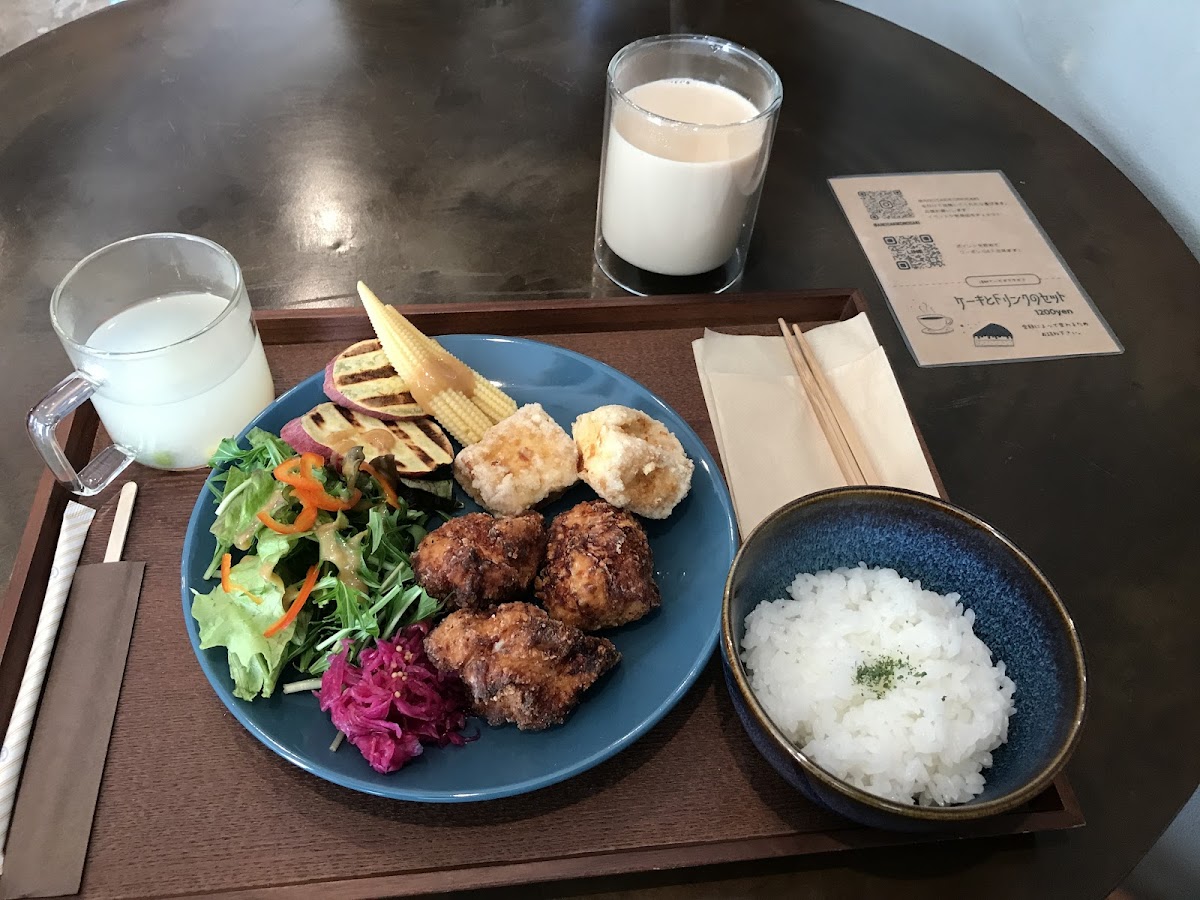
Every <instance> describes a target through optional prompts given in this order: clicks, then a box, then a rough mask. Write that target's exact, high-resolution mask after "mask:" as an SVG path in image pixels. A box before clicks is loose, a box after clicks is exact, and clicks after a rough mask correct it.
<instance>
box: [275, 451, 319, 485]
mask: <svg viewBox="0 0 1200 900" xmlns="http://www.w3.org/2000/svg"><path fill="white" fill-rule="evenodd" d="M323 465H325V458H324V457H323V456H321V455H320V454H318V453H301V454H300V455H299V456H293V457H292V458H291V459H285V460H284V461H283V462H281V463H280V464H279V465H277V466H276V467H275V470H274V472H272V473H271V474H273V475H274V476H275V480H276V481H281V482H283V483H284V484H290V485H291V486H292V487H294V488H296V490H299V491H314V492H321V491H324V490H325V487H324V485H322V484H321V482H319V481H317V479H316V477H315V476H314V475H313V472H312V470H313V466H323Z"/></svg>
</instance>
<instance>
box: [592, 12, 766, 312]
mask: <svg viewBox="0 0 1200 900" xmlns="http://www.w3.org/2000/svg"><path fill="white" fill-rule="evenodd" d="M782 101H783V86H782V84H781V83H780V81H779V76H778V75H776V74H775V70H774V69H772V68H771V66H770V65H768V64H767V62H766V61H765V60H764V59H763V58H762V57H761V56H759V55H758V54H756V53H753V52H752V51H750V50H747V49H746V48H745V47H741V46H739V45H737V44H734V43H731V42H730V41H726V40H722V39H721V38H716V37H709V36H707V35H686V34H685V35H660V36H658V37H650V38H645V39H643V40H640V41H635V42H634V43H632V44H629V45H628V46H627V47H625V48H624V49H622V50H621V51H620V52H618V53H617V55H616V56H614V57H613V58H612V61H611V62H610V63H609V65H608V90H607V99H606V103H605V112H604V146H603V150H602V152H601V157H600V196H599V201H598V203H597V210H596V237H595V252H596V263H597V265H598V266H599V267H600V269H601V270H602V271H603V272H604V274H605V275H607V276H608V277H609V278H610V279H611V280H612V281H614V282H615V283H616V284H618V285H620V286H621V287H623V288H624V289H625V290H627V291H630V292H631V293H634V294H659V293H709V292H719V291H723V290H725V289H726V288H728V287H730V286H731V285H733V284H734V283H736V282H737V280H738V279H739V278H740V277H741V275H742V271H743V270H744V268H745V265H746V251H747V248H748V247H749V244H750V235H751V232H752V231H753V230H754V218H755V215H756V213H757V211H758V201H759V197H760V196H761V194H762V187H763V180H764V176H765V174H766V169H767V161H768V160H769V158H770V155H771V141H772V139H773V138H774V135H775V125H776V122H777V120H778V118H779V107H780V104H781V103H782Z"/></svg>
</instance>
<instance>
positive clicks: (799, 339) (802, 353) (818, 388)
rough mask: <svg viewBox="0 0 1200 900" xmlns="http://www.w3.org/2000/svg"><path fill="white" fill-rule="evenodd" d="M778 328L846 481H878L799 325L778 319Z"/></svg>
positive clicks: (873, 466)
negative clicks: (790, 324)
mask: <svg viewBox="0 0 1200 900" xmlns="http://www.w3.org/2000/svg"><path fill="white" fill-rule="evenodd" d="M779 330H780V332H781V333H782V334H783V344H784V346H785V347H787V350H788V355H789V356H791V358H792V365H793V366H795V368H796V374H797V375H799V376H800V383H801V384H802V385H803V386H804V392H805V393H806V394H808V398H809V400H810V401H811V403H812V408H813V412H814V413H816V416H817V421H818V422H819V423H820V425H821V430H822V431H824V432H825V438H826V440H828V441H829V447H830V449H831V450H833V456H834V458H835V459H836V460H837V464H838V468H840V469H841V470H842V477H843V478H845V479H846V484H879V473H878V472H877V471H876V470H875V465H874V464H873V463H872V462H871V457H870V455H868V453H867V448H866V445H865V444H864V443H863V440H862V437H861V436H860V435H859V433H858V429H857V428H855V427H854V420H852V419H851V418H850V414H849V413H848V412H847V411H846V407H845V406H844V405H843V404H842V401H841V399H840V398H839V397H838V395H837V392H836V391H834V390H833V388H832V387H831V386H830V385H829V382H828V381H827V380H826V378H825V373H824V372H822V371H821V367H820V365H818V364H817V358H816V356H815V355H814V354H813V352H812V347H810V346H809V343H808V341H807V340H806V339H805V337H804V332H802V331H801V330H800V326H799V325H792V326H790V327H789V326H788V324H787V322H785V321H784V320H783V319H780V320H779Z"/></svg>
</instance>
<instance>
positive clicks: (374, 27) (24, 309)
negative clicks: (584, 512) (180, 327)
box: [0, 0, 1200, 898]
mask: <svg viewBox="0 0 1200 900" xmlns="http://www.w3.org/2000/svg"><path fill="white" fill-rule="evenodd" d="M670 30H687V31H707V32H711V33H716V34H720V35H723V36H726V37H729V38H732V39H734V40H737V41H740V42H742V43H745V44H748V45H749V46H751V47H754V48H755V49H756V50H758V51H759V52H760V53H762V54H763V55H764V56H765V57H766V58H767V59H768V60H770V61H771V62H772V63H773V64H774V65H775V67H776V68H777V69H778V71H779V73H780V75H781V76H782V78H783V82H784V85H785V99H784V105H783V113H782V118H781V121H780V126H779V134H778V138H777V141H776V145H775V150H774V155H773V161H772V164H771V169H770V172H769V175H768V178H767V188H766V193H765V196H764V199H763V202H762V208H761V211H760V215H759V224H758V229H757V233H756V235H755V240H754V244H753V246H752V252H751V258H750V264H749V267H748V270H747V273H746V278H745V283H744V287H745V289H747V290H751V289H754V290H759V289H773V288H793V287H832V286H860V287H863V288H865V289H866V291H867V296H868V300H869V303H870V305H871V306H872V308H873V313H874V314H873V319H874V321H875V323H876V326H877V329H878V330H879V333H880V334H879V336H880V339H881V340H882V341H883V343H884V345H885V346H886V348H887V350H888V351H889V353H890V355H891V357H892V359H893V361H894V363H895V365H896V369H897V375H898V377H899V380H900V382H901V385H902V387H903V389H904V391H905V393H906V395H907V396H908V398H909V401H910V404H911V406H912V408H913V411H914V414H915V416H916V418H917V420H918V422H919V425H920V427H921V429H922V430H923V432H924V434H925V436H926V438H927V440H928V443H929V445H930V449H931V452H932V454H933V456H934V457H935V459H936V460H937V462H938V465H939V467H940V469H941V473H942V475H943V477H944V480H945V482H946V485H947V488H948V490H949V492H950V494H951V496H952V497H954V498H955V500H956V501H958V502H959V503H961V504H963V505H965V506H967V507H968V508H970V509H972V510H974V511H975V512H977V513H978V514H980V515H982V516H983V517H984V518H986V519H988V520H990V521H992V522H994V523H995V524H996V525H997V526H998V527H1000V528H1002V529H1003V530H1005V531H1007V532H1008V533H1009V534H1011V535H1012V536H1013V537H1014V538H1015V539H1016V540H1017V541H1018V542H1019V543H1020V544H1022V545H1023V546H1024V547H1025V548H1026V549H1028V550H1029V552H1030V553H1031V554H1032V555H1033V556H1034V557H1035V558H1036V559H1038V560H1039V561H1040V562H1041V564H1042V566H1043V568H1044V569H1045V570H1046V572H1047V573H1048V574H1049V576H1050V577H1051V578H1052V579H1053V580H1054V581H1055V583H1056V584H1057V585H1058V587H1059V589H1060V592H1061V593H1062V595H1063V597H1064V598H1065V599H1066V601H1067V603H1068V605H1069V607H1070V609H1071V611H1072V613H1073V614H1074V616H1075V620H1076V622H1077V623H1078V625H1079V628H1080V632H1081V634H1082V637H1083V640H1084V643H1085V646H1086V648H1087V651H1088V663H1089V666H1090V675H1091V688H1092V691H1091V706H1090V712H1089V720H1088V724H1087V728H1086V731H1085V734H1084V738H1083V741H1082V743H1081V745H1080V748H1079V751H1078V753H1077V755H1076V757H1075V759H1074V761H1073V762H1072V764H1071V766H1070V769H1069V773H1070V777H1071V779H1072V782H1073V784H1074V786H1075V788H1076V790H1077V792H1078V794H1079V798H1080V801H1081V803H1082V806H1083V809H1084V812H1085V814H1086V816H1087V819H1088V825H1087V827H1086V828H1084V829H1082V830H1079V831H1077V832H1074V833H1070V834H1067V835H1059V836H1054V837H1046V838H1041V839H1037V840H1034V839H1018V840H1010V841H1006V842H1000V843H997V842H994V841H978V842H972V843H964V844H958V845H954V844H951V845H943V846H939V847H923V848H918V849H906V850H903V851H899V852H891V851H870V852H867V851H863V852H861V853H858V854H855V855H841V856H837V857H825V858H816V859H808V860H806V861H804V862H803V863H802V864H799V865H793V864H787V863H779V864H773V865H772V867H771V870H770V871H769V872H764V871H763V869H762V867H758V868H756V869H755V870H754V871H746V870H731V869H721V870H716V871H709V870H695V871H692V872H689V873H673V874H670V875H666V876H662V877H661V878H646V877H641V878H639V879H637V880H636V881H635V882H631V883H630V884H617V883H613V882H605V883H602V884H595V883H593V884H584V885H574V886H570V887H569V888H568V887H565V886H561V887H559V888H557V889H555V891H554V892H555V893H564V892H566V891H568V890H570V891H572V892H585V893H586V892H601V891H614V890H617V891H621V892H622V893H620V894H612V895H610V896H618V895H619V896H631V895H632V894H626V893H623V892H624V891H626V890H628V891H631V892H636V895H637V896H639V897H647V898H650V897H659V898H665V897H674V896H685V895H686V896H689V897H690V896H712V897H717V896H730V895H734V894H739V895H749V894H754V895H755V896H774V895H779V896H783V895H785V894H790V893H791V892H801V891H802V892H803V893H804V894H805V895H806V896H828V897H850V896H864V895H870V896H889V897H921V898H925V897H928V896H931V895H938V896H943V895H944V896H1005V897H1008V896H1035V895H1036V896H1055V897H1101V896H1103V895H1104V894H1105V893H1106V892H1107V891H1108V890H1109V889H1110V888H1111V887H1112V886H1114V885H1115V884H1116V883H1117V882H1118V881H1119V880H1120V879H1121V877H1122V876H1123V875H1124V874H1125V873H1126V872H1127V871H1128V870H1129V869H1130V868H1131V867H1132V866H1133V865H1134V864H1135V863H1136V861H1137V860H1138V859H1139V858H1140V857H1141V855H1142V854H1143V853H1144V852H1145V851H1146V849H1147V848H1148V847H1149V846H1150V845H1151V844H1152V843H1153V841H1154V840H1155V838H1156V837H1157V835H1158V834H1159V833H1160V832H1161V831H1162V829H1163V828H1164V827H1165V826H1166V825H1167V824H1168V822H1169V821H1170V820H1171V818H1172V817H1173V815H1174V814H1175V812H1176V811H1177V810H1178V808H1179V807H1180V806H1181V804H1182V803H1183V802H1184V801H1185V800H1186V799H1187V797H1188V796H1189V795H1190V794H1191V792H1192V790H1193V788H1194V787H1195V786H1196V783H1197V777H1198V774H1200V753H1197V746H1198V745H1200V716H1198V715H1197V706H1196V701H1195V697H1196V693H1195V687H1194V686H1195V684H1196V682H1197V677H1198V676H1200V666H1198V664H1197V660H1198V659H1200V656H1198V655H1197V653H1196V652H1195V641H1196V635H1197V631H1198V628H1197V626H1198V625H1200V605H1198V604H1197V603H1196V602H1195V599H1194V594H1195V590H1194V585H1195V584H1196V581H1197V574H1198V573H1197V562H1196V560H1197V559H1200V553H1198V552H1197V551H1200V532H1198V531H1197V529H1196V527H1195V512H1194V510H1195V505H1194V504H1195V498H1196V497H1198V496H1200V306H1197V304H1196V302H1195V291H1196V285H1197V284H1200V265H1197V263H1196V260H1195V259H1194V258H1193V257H1192V256H1191V255H1189V253H1188V251H1187V250H1186V249H1185V247H1184V245H1183V243H1182V242H1181V241H1180V240H1179V238H1178V237H1177V236H1176V235H1175V234H1174V233H1173V232H1172V231H1171V229H1170V228H1169V227H1168V226H1167V225H1166V224H1165V223H1164V221H1163V219H1162V217H1161V216H1160V215H1159V214H1158V213H1157V212H1156V211H1155V210H1154V208H1153V207H1152V206H1151V205H1150V204H1149V202H1147V201H1146V199H1145V198H1144V197H1143V196H1142V195H1141V194H1140V193H1139V192H1138V191H1137V190H1136V189H1135V188H1134V187H1133V186H1132V185H1131V184H1130V183H1129V182H1128V181H1127V180H1126V179H1125V178H1124V177H1123V176H1122V175H1121V174H1120V173H1119V172H1118V171H1117V170H1116V169H1115V168H1114V167H1113V166H1112V165H1111V164H1109V163H1108V162H1107V161H1106V160H1105V159H1104V158H1103V157H1102V156H1101V155H1100V154H1099V153H1098V152H1097V151H1096V150H1094V149H1093V148H1092V147H1091V146H1089V145H1088V144H1087V142H1086V141H1084V140H1083V139H1082V138H1080V137H1079V136H1078V135H1076V134H1075V133H1074V132H1072V131H1071V130H1070V129H1068V128H1067V127H1066V126H1065V125H1063V124H1062V123H1060V122H1059V121H1057V120H1056V119H1054V118H1053V117H1052V116H1051V115H1050V114H1048V113H1047V112H1046V111H1044V110H1043V109H1041V108H1040V107H1039V106H1037V105H1036V104H1034V103H1033V102H1031V101H1030V100H1028V99H1026V98H1025V97H1023V96H1021V95H1020V94H1018V93H1017V92H1016V91H1014V90H1012V89H1010V88H1008V87H1007V86H1005V85H1004V84H1003V83H1001V82H1000V81H998V80H997V79H995V78H993V77H992V76H990V75H988V74H987V73H986V72H984V71H982V70H981V69H979V68H977V67H975V66H973V65H971V64H969V63H967V62H965V61H964V60H963V59H961V58H960V57H957V56H955V55H954V54H952V53H949V52H947V51H945V50H943V49H941V48H939V47H937V46H935V45H933V44H931V43H929V42H927V41H925V40H923V39H921V38H918V37H915V36H913V35H911V34H909V33H908V32H905V31H903V30H901V29H899V28H895V27H893V26H891V25H889V24H886V23H884V22H882V21H880V20H878V19H875V18H873V17H871V16H868V15H865V14H863V13H860V12H857V11H855V10H852V9H849V8H846V7H843V6H841V5H840V4H838V3H835V2H799V0H794V2H782V0H781V2H767V0H760V2H758V3H755V4H752V5H746V4H735V3H733V2H728V3H721V2H714V3H666V2H660V3H647V2H643V0H628V2H617V0H604V2H596V0H573V2H565V0H564V2H555V3H549V2H547V3H544V4H539V3H535V2H521V0H514V2H505V0H499V2H495V0H477V2H474V3H468V2H454V0H442V2H438V3H418V2H401V0H346V2H334V0H241V2H238V0H203V2H202V0H129V2H127V3H124V4H122V5H120V6H117V7H114V8H112V9H109V10H106V11H104V12H102V13H100V14H97V15H94V16H91V17H89V18H87V19H84V20H81V21H79V22H77V23H75V24H72V25H68V26H66V27H64V28H62V29H60V30H58V31H55V32H53V33H51V34H49V35H46V36H45V37H42V38H39V39H37V40H35V41H33V42H31V43H30V44H28V45H26V46H24V47H21V48H20V49H18V50H16V51H14V52H13V53H10V54H8V55H7V56H5V57H3V58H2V59H0V211H2V212H3V218H2V219H0V283H2V285H3V295H2V299H0V303H2V304H3V307H2V308H3V328H2V329H0V366H2V367H3V369H2V372H3V377H4V384H5V387H6V390H5V391H4V393H3V396H2V397H0V421H2V422H3V425H4V430H3V432H2V433H0V453H2V458H3V459H4V461H5V465H6V473H5V474H6V479H5V481H6V484H7V485H8V493H7V503H6V510H7V515H5V516H4V517H2V518H0V569H2V570H4V571H7V569H8V568H9V566H10V564H11V561H12V553H13V550H14V547H15V544H16V538H17V536H18V534H19V531H20V527H21V524H22V521H23V519H24V514H25V512H26V511H27V509H28V506H29V503H30V499H31V497H32V492H33V486H34V483H35V476H36V475H37V474H38V473H39V471H40V467H39V464H38V461H37V460H36V459H35V457H34V453H33V451H32V449H31V448H30V446H29V444H28V442H27V440H26V438H25V436H24V435H23V433H22V432H23V428H22V424H21V422H22V416H23V414H24V412H25V410H27V409H28V407H29V406H30V405H31V404H32V402H33V401H34V400H36V399H37V397H38V396H40V394H41V393H42V391H43V390H44V389H45V388H46V387H48V386H49V385H50V384H52V383H53V382H54V381H55V380H57V378H59V377H60V376H61V375H62V374H65V372H66V370H67V365H66V359H65V356H64V355H63V353H62V352H61V349H60V348H59V346H58V344H57V342H56V341H55V339H54V337H53V335H52V333H51V331H50V327H49V324H48V321H47V301H48V298H49V295H50V291H51V289H52V287H53V285H54V284H55V283H56V282H57V281H58V280H59V279H60V278H61V277H62V275H63V274H65V272H66V271H67V269H68V268H69V267H70V265H71V264H72V263H73V262H75V261H76V260H77V259H78V258H79V257H81V256H82V255H83V254H84V253H86V252H87V251H88V250H90V249H93V248H95V247H97V246H99V245H101V244H104V243H106V242H108V241H111V240H114V239H117V238H120V237H124V236H126V235H129V234H133V233H138V232H147V231H158V230H164V231H165V230H184V231H192V232H196V233H199V234H202V235H205V236H207V237H210V238H212V239H214V240H216V241H217V242H219V243H221V244H223V245H224V246H226V247H228V248H229V249H230V250H231V251H232V252H233V253H234V254H235V255H236V256H237V257H238V258H239V260H240V261H241V262H242V265H243V267H244V270H245V274H246V279H247V282H248V285H249V289H250V294H251V297H252V299H253V300H254V302H255V304H256V306H258V307H268V308H281V307H294V306H313V305H341V304H346V303H349V302H352V297H353V290H354V282H355V279H356V278H358V277H360V276H362V277H364V278H367V279H368V280H369V281H370V282H371V284H372V286H373V287H374V288H375V289H376V290H377V291H378V292H379V293H380V294H381V295H383V296H385V297H388V298H390V299H405V300H409V301H427V302H430V303H453V302H455V301H459V300H467V299H474V300H478V299H483V298H487V297H491V296H496V295H500V294H504V295H509V296H514V295H515V296H520V297H523V298H527V299H528V300H529V302H530V303H531V304H536V303H537V301H538V299H539V298H547V297H572V296H580V297H583V296H588V295H592V294H595V293H603V292H608V291H610V290H611V288H609V287H608V286H607V285H606V284H605V283H604V282H603V280H602V279H601V278H599V277H598V276H597V274H596V273H595V272H594V271H593V266H592V260H591V238H592V228H593V222H594V203H595V192H596V181H597V159H598V155H599V148H600V130H601V129H600V122H601V113H602V107H603V81H604V77H603V73H604V67H605V64H606V62H607V60H608V59H609V57H610V56H611V55H612V53H613V52H614V51H616V50H617V49H618V48H619V47H620V46H622V45H623V44H625V43H627V42H628V41H630V40H633V39H635V38H637V37H641V36H644V35H648V34H654V33H659V32H665V31H670ZM991 168H998V169H1002V170H1004V171H1005V172H1006V173H1007V174H1008V176H1009V178H1010V179H1011V180H1012V182H1013V184H1014V185H1015V186H1016V187H1017V189H1018V190H1019V191H1020V193H1021V194H1022V196H1023V197H1024V198H1025V200H1026V201H1027V203H1028V204H1029V206H1030V208H1031V209H1032V210H1033V212H1034V214H1035V215H1036V216H1037V217H1038V219H1039V220H1040V221H1041V223H1042V225H1043V226H1044V227H1045V229H1046V230H1047V232H1048V233H1049V234H1050V237H1051V239H1052V240H1053V241H1054V242H1055V244H1056V245H1057V247H1058V248H1059V250H1060V251H1061V252H1062V254H1063V256H1064V257H1065V258H1066V260H1067V263H1068V264H1069V265H1070V266H1071V267H1072V269H1073V270H1074V271H1075V273H1076V275H1077V276H1078V277H1079V279H1080V280H1081V281H1082V282H1083V284H1084V285H1085V286H1086V288H1087V289H1088V290H1089V291H1090V292H1091V294H1092V296H1093V298H1094V299H1095V301H1096V303H1097V304H1098V305H1099V307H1100V308H1101V310H1102V311H1103V312H1104V314H1105V315H1106V316H1107V317H1108V320H1109V322H1110V323H1111V324H1112V326H1113V327H1114V329H1115V330H1116V332H1117V334H1118V336H1119V337H1120V339H1121V340H1122V341H1123V342H1124V344H1125V346H1126V348H1127V353H1126V354H1125V355H1123V356H1119V357H1107V358H1095V359H1074V360H1060V361H1048V362H1038V363H1021V364H1015V365H1004V366H990V367H987V366H984V367H974V368H957V369H955V368H951V369H938V370H920V369H917V368H916V367H915V366H914V365H913V364H912V361H911V359H910V358H909V357H908V354H907V352H906V351H905V350H904V348H903V345H902V343H901V341H900V339H899V336H898V334H897V333H896V331H895V329H894V327H893V325H892V323H891V320H890V317H889V316H888V315H887V313H886V311H885V310H884V300H883V297H882V295H881V293H880V292H879V290H878V288H877V286H876V284H875V281H874V278H873V276H872V274H871V271H870V269H869V268H868V266H867V263H866V260H865V259H864V257H863V256H862V254H861V252H860V251H859V249H858V246H857V244H856V243H855V241H854V239H853V237H852V235H851V233H850V231H849V229H848V228H847V226H846V225H845V224H844V222H843V219H842V216H841V213H840V212H839V210H838V207H837V205H836V203H835V202H834V199H833V196H832V194H831V193H830V191H829V189H828V187H827V185H826V183H825V179H826V178H827V177H829V176H831V175H839V174H858V173H869V172H891V171H922V170H939V169H991ZM181 652H182V650H181ZM181 814H183V813H182V812H181ZM234 844H236V840H234V839H233V835H232V834H231V847H232V845H234ZM730 878H738V879H741V880H739V881H736V882H731V881H728V880H725V879H730ZM681 880H691V882H692V883H689V884H687V885H686V886H682V887H681V886H677V885H676V886H672V885H671V884H670V882H679V881H681ZM524 895H525V894H521V896H524ZM513 896H517V893H514V894H513Z"/></svg>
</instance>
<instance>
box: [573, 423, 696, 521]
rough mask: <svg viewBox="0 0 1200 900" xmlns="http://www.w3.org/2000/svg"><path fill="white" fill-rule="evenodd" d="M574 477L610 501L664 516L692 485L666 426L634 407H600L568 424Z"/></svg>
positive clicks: (652, 516)
mask: <svg viewBox="0 0 1200 900" xmlns="http://www.w3.org/2000/svg"><path fill="white" fill-rule="evenodd" d="M571 433H572V434H574V435H575V443H576V444H577V445H578V446H579V477H580V478H581V479H583V480H584V481H585V482H586V483H587V485H588V486H589V487H590V488H591V489H592V490H594V491H595V492H596V493H597V494H599V495H600V496H601V497H602V498H604V499H605V500H607V501H608V502H609V503H611V504H612V505H613V506H619V507H620V508H621V509H627V510H629V511H630V512H631V513H636V514H637V515H639V516H645V517H646V518H647V519H665V518H666V517H667V516H669V515H670V514H671V510H673V509H674V508H675V507H676V505H678V503H679V501H680V500H682V499H683V498H684V497H686V496H687V493H688V491H689V490H690V489H691V487H692V472H693V470H694V468H695V465H694V464H693V463H692V461H691V460H690V459H688V455H687V453H686V452H685V451H684V449H683V445H682V444H681V443H679V439H678V438H677V437H675V435H673V434H672V433H671V432H670V431H669V430H668V429H667V426H666V425H664V424H663V423H662V422H660V421H658V420H657V419H653V418H651V417H650V416H648V415H646V414H645V413H644V412H642V411H641V410H639V409H630V408H629V407H628V406H616V405H610V406H601V407H599V408H598V409H593V410H592V411H591V412H589V413H584V414H583V415H582V416H580V417H579V418H577V419H576V420H575V424H574V425H572V426H571Z"/></svg>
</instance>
